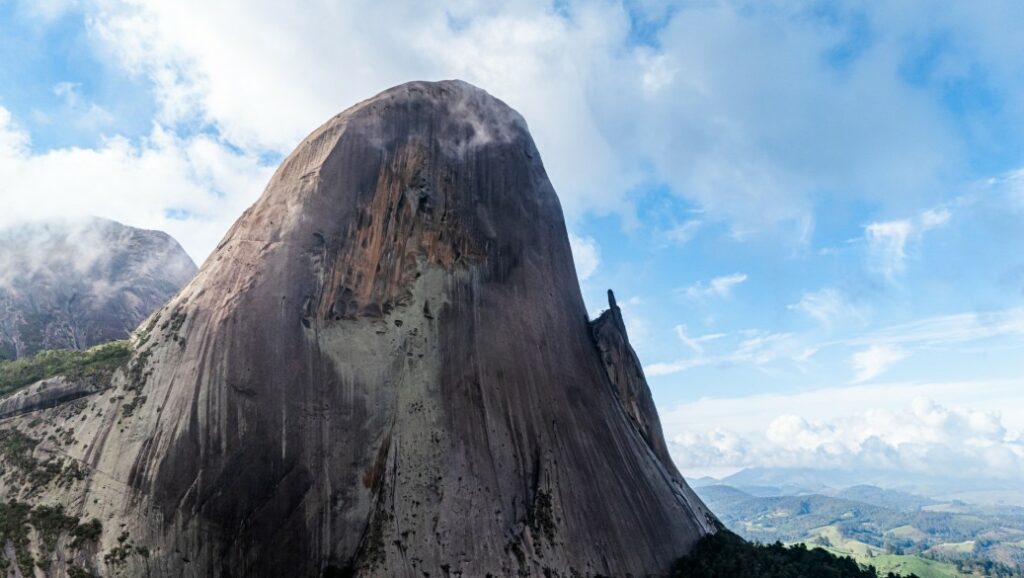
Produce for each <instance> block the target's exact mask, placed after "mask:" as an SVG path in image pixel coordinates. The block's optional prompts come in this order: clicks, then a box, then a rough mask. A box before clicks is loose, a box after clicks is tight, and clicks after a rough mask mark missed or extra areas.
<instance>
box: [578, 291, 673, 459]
mask: <svg viewBox="0 0 1024 578" xmlns="http://www.w3.org/2000/svg"><path fill="white" fill-rule="evenodd" d="M590 329H591V331H592V332H593V335H594V342H595V343H596V344H597V349H598V351H600V352H601V359H602V361H604V366H605V369H606V370H607V371H608V379H610V380H611V382H612V384H613V385H614V386H615V391H616V393H617V394H618V397H619V402H620V403H622V405H623V407H624V408H625V410H626V415H628V416H629V417H630V419H631V420H632V421H633V424H634V425H635V426H636V428H637V430H639V431H640V433H641V434H642V435H643V437H644V440H646V441H647V445H649V446H650V447H651V450H652V451H653V452H654V453H655V455H657V456H658V459H660V460H661V462H662V464H663V465H664V466H665V467H666V468H668V469H669V470H671V471H672V472H673V473H674V474H675V475H676V476H678V475H679V473H678V471H677V470H676V466H675V464H674V463H673V462H672V458H671V456H669V453H668V445H667V444H666V443H665V436H664V434H663V433H662V431H661V420H660V419H659V418H658V409H657V408H656V407H655V406H654V398H653V397H651V390H650V388H649V387H647V378H646V377H644V370H643V366H641V365H640V358H638V357H637V356H636V352H635V351H633V346H632V345H630V344H629V337H628V336H627V335H626V323H625V321H623V319H622V310H620V309H619V306H618V304H617V303H616V302H615V295H614V294H613V293H612V292H611V290H609V291H608V309H607V310H605V311H604V312H603V313H602V314H601V315H600V317H598V318H597V319H595V320H594V321H592V322H591V324H590Z"/></svg>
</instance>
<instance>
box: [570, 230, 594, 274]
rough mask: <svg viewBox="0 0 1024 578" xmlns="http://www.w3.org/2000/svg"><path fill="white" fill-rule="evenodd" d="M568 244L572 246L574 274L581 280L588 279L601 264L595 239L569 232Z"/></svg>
mask: <svg viewBox="0 0 1024 578" xmlns="http://www.w3.org/2000/svg"><path fill="white" fill-rule="evenodd" d="M569 246H570V247H571V248H572V259H573V262H574V263H575V264H576V275H577V276H579V278H580V280H581V281H584V280H586V279H589V278H590V277H591V276H592V275H593V274H594V272H596V271H597V267H598V265H600V264H601V256H600V252H599V251H598V248H597V241H595V240H594V239H593V238H592V237H580V236H577V235H575V234H573V233H569Z"/></svg>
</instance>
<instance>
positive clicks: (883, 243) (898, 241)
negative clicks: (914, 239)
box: [864, 220, 913, 281]
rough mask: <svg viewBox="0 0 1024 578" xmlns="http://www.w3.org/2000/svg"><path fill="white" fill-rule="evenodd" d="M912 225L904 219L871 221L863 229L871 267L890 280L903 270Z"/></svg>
mask: <svg viewBox="0 0 1024 578" xmlns="http://www.w3.org/2000/svg"><path fill="white" fill-rule="evenodd" d="M912 227H913V225H912V224H911V222H910V221H907V220H904V221H887V222H884V223H871V224H870V225H868V226H867V227H865V229H864V234H865V237H866V238H867V241H868V253H869V255H870V257H871V259H872V267H873V268H874V269H875V270H876V271H877V272H879V273H881V274H882V275H884V276H885V277H886V278H887V279H889V280H890V281H892V280H894V279H895V278H896V277H897V276H898V275H899V274H900V273H902V272H903V269H904V266H905V265H904V263H905V261H906V259H907V251H906V248H907V238H908V237H909V236H910V232H911V229H912Z"/></svg>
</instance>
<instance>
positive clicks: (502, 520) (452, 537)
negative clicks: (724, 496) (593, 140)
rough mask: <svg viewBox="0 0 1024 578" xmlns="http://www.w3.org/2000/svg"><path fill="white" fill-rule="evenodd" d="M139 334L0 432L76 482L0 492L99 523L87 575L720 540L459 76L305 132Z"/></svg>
mask: <svg viewBox="0 0 1024 578" xmlns="http://www.w3.org/2000/svg"><path fill="white" fill-rule="evenodd" d="M606 316H607V317H606ZM133 342H134V347H135V351H134V354H133V357H132V359H131V360H130V361H129V362H128V363H127V365H126V366H125V367H124V368H123V369H122V370H120V371H119V372H118V373H117V374H116V375H115V377H114V379H113V383H112V384H111V386H110V387H109V388H108V389H105V390H103V391H101V392H98V393H89V394H88V395H86V396H85V397H78V398H75V400H74V401H73V402H69V403H67V404H60V405H58V406H57V407H53V408H48V409H42V410H39V411H35V412H31V413H27V414H22V415H18V416H16V417H12V418H8V419H6V420H2V421H0V431H3V430H12V429H13V430H16V431H23V432H26V435H31V436H33V439H39V440H41V441H40V442H39V444H38V445H36V446H34V450H33V452H34V453H33V455H34V456H36V458H37V459H43V457H42V456H44V455H47V456H59V457H60V459H62V460H65V461H67V462H68V463H71V462H74V463H76V464H80V465H81V468H82V469H83V470H84V471H85V474H84V475H83V477H82V479H81V480H76V481H73V482H72V483H70V484H69V485H66V486H65V487H64V489H62V490H60V491H57V490H55V489H54V487H55V484H56V482H52V483H48V485H45V484H44V485H42V486H41V487H38V488H32V487H28V486H24V485H22V486H18V488H17V489H14V488H13V486H11V487H8V486H0V487H4V488H5V489H2V490H0V498H3V499H9V498H17V499H19V500H22V501H26V502H28V503H35V504H39V503H44V502H48V501H49V502H54V501H56V502H59V503H61V504H63V505H64V506H65V508H66V511H68V512H70V513H72V514H73V515H74V516H78V517H80V518H82V519H89V518H92V517H96V518H99V519H100V520H102V521H103V524H104V531H103V535H102V537H101V538H99V539H98V541H97V543H96V545H95V546H94V547H92V549H91V550H90V549H88V548H86V549H84V550H81V549H80V550H78V551H75V552H72V553H71V554H69V555H68V560H71V561H74V562H75V563H76V564H80V565H84V566H87V567H88V568H90V569H91V570H92V571H95V572H96V573H97V574H102V575H104V576H107V575H110V576H159V577H164V576H166V577H171V576H174V577H177V576H192V577H229V576H232V577H241V576H245V577H279V576H295V577H307V576H308V577H337V576H352V575H355V576H374V577H376V576H380V577H387V576H399V577H406V576H408V577H413V576H415V577H424V576H432V577H441V576H464V577H484V576H495V577H497V576H565V577H568V576H645V575H659V574H663V573H666V572H667V571H668V570H669V568H670V566H671V564H672V563H673V561H674V560H676V559H677V558H678V557H680V556H682V555H684V554H685V553H687V552H688V550H689V548H690V547H691V546H692V544H693V543H694V542H695V541H696V540H698V539H699V538H700V537H701V536H702V535H704V534H705V533H707V532H710V531H713V527H714V518H713V516H712V515H711V514H710V513H709V512H708V511H707V509H706V508H705V506H704V505H703V504H702V503H701V502H700V500H699V499H698V498H697V497H696V496H695V494H694V493H693V492H692V491H691V490H690V488H689V487H688V486H687V485H686V482H685V481H684V480H683V478H682V477H681V476H680V475H679V473H678V471H677V470H676V469H675V467H674V466H673V465H672V463H671V460H670V458H669V457H668V453H667V448H666V446H665V441H664V438H663V435H662V432H661V426H660V423H659V422H658V419H657V413H656V411H655V408H654V405H653V402H652V401H651V397H650V391H649V390H648V388H647V384H646V381H645V380H644V377H643V372H642V370H641V369H640V365H639V362H638V361H637V359H636V355H635V353H633V350H632V348H631V347H630V346H629V342H628V338H627V336H626V333H625V326H624V325H623V324H622V320H621V314H620V312H619V311H618V308H617V307H616V306H615V305H614V302H612V303H611V307H610V309H609V312H608V313H606V314H605V316H602V318H601V319H598V320H596V321H594V322H590V321H588V319H587V314H586V310H585V308H584V304H583V300H582V297H581V294H580V290H579V285H578V281H577V278H576V274H575V271H574V267H573V261H572V255H571V252H570V248H569V241H568V236H567V233H566V229H565V223H564V220H563V217H562V211H561V208H560V206H559V203H558V199H557V197H556V195H555V191H554V190H553V188H552V186H551V184H550V182H549V181H548V178H547V175H546V174H545V171H544V167H543V165H542V163H541V159H540V155H539V153H538V151H537V149H536V147H535V146H534V143H533V140H532V139H531V137H530V134H529V132H528V130H527V127H526V123H525V122H524V121H523V119H522V118H521V117H520V116H519V115H518V114H517V113H515V112H514V111H513V110H512V109H511V108H509V107H508V106H506V105H505V104H504V103H502V102H501V101H499V100H497V99H495V98H493V97H492V96H490V95H488V94H487V93H485V92H483V91H482V90H479V89H477V88H475V87H472V86H470V85H468V84H465V83H462V82H459V81H446V82H437V83H426V82H414V83H409V84H404V85H401V86H398V87H396V88H393V89H391V90H388V91H386V92H384V93H382V94H380V95H377V96H376V97H374V98H372V99H370V100H367V101H365V102H362V103H360V104H358V105H356V106H354V107H352V108H351V109H349V110H347V111H345V112H344V113H342V114H340V115H338V116H336V117H334V118H332V119H331V120H329V121H328V122H327V123H326V124H324V125H323V126H322V127H320V128H319V129H317V130H316V131H315V132H314V133H313V134H311V135H310V136H309V137H308V138H306V140H305V141H303V142H302V144H301V145H299V147H298V148H297V149H296V150H295V152H293V153H292V154H291V156H289V157H288V158H287V159H286V160H285V161H284V162H283V163H282V165H281V166H280V168H279V169H278V170H277V172H276V174H275V175H274V177H273V178H272V180H271V181H270V183H269V185H268V186H267V188H266V190H265V192H264V193H263V195H262V197H261V198H260V199H259V200H258V201H257V202H256V204H255V205H253V206H252V207H251V208H250V209H248V210H247V211H246V212H245V213H244V214H243V215H242V217H241V218H240V219H239V220H238V221H237V222H236V223H235V225H234V226H233V227H232V228H231V230H230V231H229V232H228V234H227V236H226V237H225V238H224V240H223V241H222V242H221V244H220V245H219V246H218V248H217V249H216V251H215V252H214V253H213V254H212V255H211V257H210V258H209V259H208V260H207V262H206V263H205V264H204V265H203V267H202V268H201V270H200V271H199V273H198V274H197V275H196V277H195V278H194V279H193V280H192V281H191V282H190V283H189V284H188V285H187V286H186V287H185V288H184V289H183V290H182V291H181V292H180V293H179V294H178V295H177V296H176V297H174V298H173V299H172V300H171V301H170V302H169V303H168V304H167V305H166V306H165V307H163V308H162V309H161V310H159V311H158V312H157V313H155V314H154V315H153V316H152V317H151V318H150V319H149V320H147V321H146V322H144V323H143V324H142V326H141V327H140V328H139V329H138V330H137V331H136V333H135V336H134V338H133ZM72 409H73V410H74V411H73V413H72ZM61 412H63V414H62V413H61ZM62 423H74V424H76V425H75V427H74V432H73V437H74V439H73V440H71V441H72V443H67V444H63V443H61V441H60V440H59V439H58V440H57V441H52V440H50V439H49V435H48V433H50V429H47V428H53V427H56V426H57V425H58V424H62ZM112 552H113V553H114V554H116V555H114V556H111V555H110V554H111V553H112ZM70 563H71V562H67V563H63V564H61V563H54V564H52V565H51V566H50V570H49V575H52V576H63V575H64V574H63V573H62V572H66V568H67V567H68V565H69V564H70Z"/></svg>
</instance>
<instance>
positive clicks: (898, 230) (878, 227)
mask: <svg viewBox="0 0 1024 578" xmlns="http://www.w3.org/2000/svg"><path fill="white" fill-rule="evenodd" d="M952 217H953V213H952V212H951V211H950V210H949V209H948V208H946V207H937V208H933V209H928V210H925V211H924V212H922V213H921V214H920V215H918V216H917V218H915V219H902V220H898V221H884V222H878V223H871V224H869V225H868V226H866V227H865V228H864V238H865V239H866V241H867V245H868V258H869V259H870V263H869V265H870V267H871V268H872V269H873V270H874V271H875V272H877V273H880V274H881V275H883V276H884V277H885V278H886V279H888V280H889V281H895V280H896V278H897V277H899V275H900V274H901V273H903V271H904V269H905V268H906V261H907V245H908V243H910V242H911V241H915V242H918V243H919V242H920V241H921V240H922V238H923V236H924V234H925V233H926V232H928V231H930V230H932V229H937V228H939V227H942V226H943V225H945V224H947V223H949V221H950V219H952Z"/></svg>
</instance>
